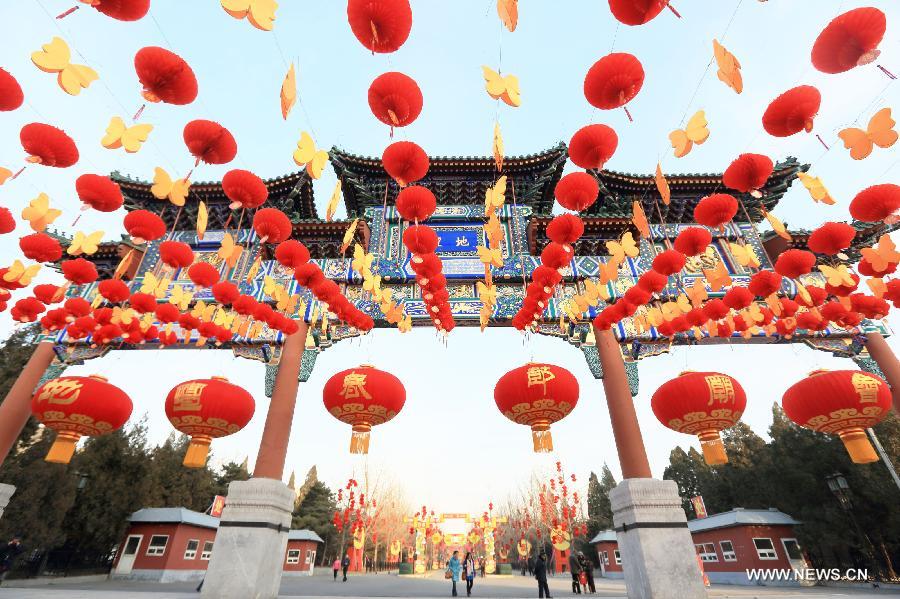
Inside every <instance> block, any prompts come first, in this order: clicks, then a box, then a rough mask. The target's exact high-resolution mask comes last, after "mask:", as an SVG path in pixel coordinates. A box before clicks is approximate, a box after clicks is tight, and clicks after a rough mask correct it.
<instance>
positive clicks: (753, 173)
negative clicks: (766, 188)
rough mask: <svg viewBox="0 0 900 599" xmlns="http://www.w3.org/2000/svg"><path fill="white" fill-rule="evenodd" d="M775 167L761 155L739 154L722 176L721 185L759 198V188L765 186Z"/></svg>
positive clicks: (766, 157)
mask: <svg viewBox="0 0 900 599" xmlns="http://www.w3.org/2000/svg"><path fill="white" fill-rule="evenodd" d="M774 168H775V166H774V165H773V164H772V159H771V158H769V157H768V156H764V155H762V154H741V155H740V156H738V157H737V158H735V159H734V161H732V163H731V164H730V165H728V168H727V169H725V172H724V173H723V174H722V184H723V185H724V186H725V187H730V188H731V189H736V190H737V191H740V192H741V193H750V194H752V195H754V196H756V197H761V196H762V194H761V193H760V191H759V190H760V188H762V186H763V185H765V184H766V181H768V180H769V177H770V176H771V175H772V170H773V169H774Z"/></svg>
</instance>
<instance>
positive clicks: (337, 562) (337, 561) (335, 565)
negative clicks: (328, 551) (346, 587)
mask: <svg viewBox="0 0 900 599" xmlns="http://www.w3.org/2000/svg"><path fill="white" fill-rule="evenodd" d="M331 569H332V570H334V581H335V582H337V573H338V571H339V570H340V569H341V558H339V557H338V556H334V563H333V564H331Z"/></svg>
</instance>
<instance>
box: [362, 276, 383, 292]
mask: <svg viewBox="0 0 900 599" xmlns="http://www.w3.org/2000/svg"><path fill="white" fill-rule="evenodd" d="M363 290H364V291H371V292H372V293H377V294H380V293H381V275H372V276H370V277H366V280H365V281H363Z"/></svg>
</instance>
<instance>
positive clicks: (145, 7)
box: [90, 0, 150, 21]
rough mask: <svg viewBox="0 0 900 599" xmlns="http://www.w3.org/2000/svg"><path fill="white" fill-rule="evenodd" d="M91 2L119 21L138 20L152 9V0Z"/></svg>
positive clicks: (99, 0) (97, 0)
mask: <svg viewBox="0 0 900 599" xmlns="http://www.w3.org/2000/svg"><path fill="white" fill-rule="evenodd" d="M90 4H91V6H93V7H94V8H96V9H97V10H98V11H100V12H102V13H103V14H105V15H106V16H107V17H112V18H113V19H116V20H117V21H137V20H138V19H142V18H144V16H145V15H146V14H147V12H148V11H149V10H150V0H93V2H91V3H90Z"/></svg>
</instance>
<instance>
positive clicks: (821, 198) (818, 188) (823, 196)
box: [797, 172, 834, 206]
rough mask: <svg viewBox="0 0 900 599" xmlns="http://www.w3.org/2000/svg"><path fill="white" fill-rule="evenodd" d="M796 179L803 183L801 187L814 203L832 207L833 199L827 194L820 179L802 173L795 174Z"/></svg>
mask: <svg viewBox="0 0 900 599" xmlns="http://www.w3.org/2000/svg"><path fill="white" fill-rule="evenodd" d="M797 178H798V179H800V182H801V183H803V187H805V188H806V189H807V191H809V195H810V197H811V198H812V199H813V201H814V202H816V203H818V202H822V203H823V204H826V205H828V206H832V205H834V198H832V197H831V194H830V193H828V190H827V189H826V188H825V184H824V183H822V180H821V179H819V178H818V177H813V176H812V175H809V174H807V173H803V172H800V173H797Z"/></svg>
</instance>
